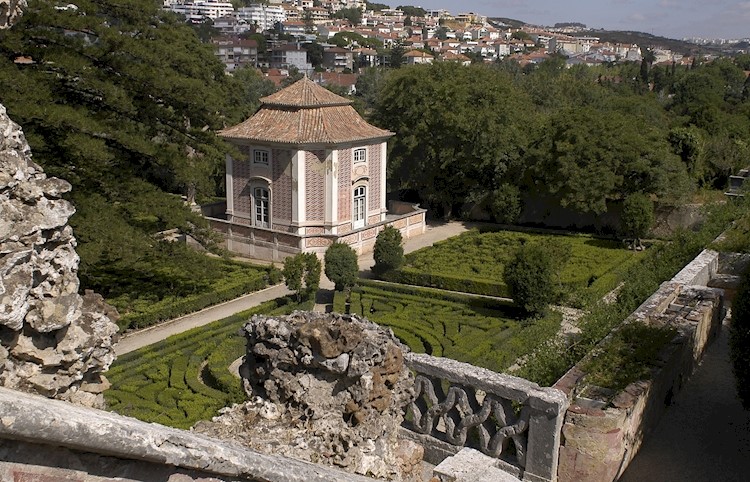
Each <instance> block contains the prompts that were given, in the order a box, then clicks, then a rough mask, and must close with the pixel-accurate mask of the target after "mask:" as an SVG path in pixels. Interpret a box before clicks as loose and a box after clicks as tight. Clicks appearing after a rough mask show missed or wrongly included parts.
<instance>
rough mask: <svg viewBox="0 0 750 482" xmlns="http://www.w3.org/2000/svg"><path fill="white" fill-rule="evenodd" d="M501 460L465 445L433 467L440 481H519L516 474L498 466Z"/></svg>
mask: <svg viewBox="0 0 750 482" xmlns="http://www.w3.org/2000/svg"><path fill="white" fill-rule="evenodd" d="M499 462H500V461H499V460H498V459H495V458H493V457H489V456H487V455H485V454H483V453H482V452H480V451H478V450H475V449H472V448H468V447H464V448H463V449H461V451H460V452H458V453H457V454H456V455H454V456H452V457H448V458H447V459H445V460H443V461H442V462H441V463H440V465H438V466H437V467H435V468H434V469H433V472H432V473H433V476H434V477H435V478H437V480H439V481H440V482H518V481H519V480H521V479H519V478H518V477H516V476H515V475H513V474H511V473H509V472H506V471H504V470H502V469H500V468H499V467H498V463H499ZM433 480H434V479H433Z"/></svg>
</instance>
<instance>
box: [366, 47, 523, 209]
mask: <svg viewBox="0 0 750 482" xmlns="http://www.w3.org/2000/svg"><path fill="white" fill-rule="evenodd" d="M380 92H381V95H380V97H379V99H378V104H377V108H376V111H375V113H374V115H373V117H374V120H375V122H377V123H378V124H379V125H381V126H382V127H385V128H388V129H390V130H392V131H394V132H396V134H397V135H396V136H395V137H394V140H393V144H392V147H391V153H390V160H391V162H390V169H391V171H390V173H389V174H390V177H389V179H391V180H392V182H394V185H392V186H391V189H392V190H393V189H413V190H416V191H417V192H418V193H419V195H420V198H421V199H422V200H423V201H424V202H425V203H426V204H429V205H430V206H431V207H433V208H435V209H437V210H439V211H442V214H443V215H444V216H447V217H449V216H451V215H452V213H453V210H454V207H456V206H460V205H461V204H463V202H464V201H465V200H466V199H467V197H468V196H469V195H470V194H472V193H487V192H490V191H492V190H494V189H496V188H497V187H499V186H500V184H502V183H503V182H507V181H505V179H506V177H507V176H514V175H515V176H518V172H517V170H518V169H520V160H521V157H522V154H523V151H524V149H525V146H526V139H527V138H528V135H529V131H530V130H533V127H534V125H533V121H532V120H531V119H530V118H529V117H527V113H528V112H529V111H530V110H531V109H530V106H529V104H527V103H525V102H527V100H526V97H525V96H524V95H523V93H522V92H519V91H517V90H516V89H514V88H513V85H512V84H511V82H510V81H509V79H508V77H507V76H505V74H504V73H502V72H499V71H497V70H495V69H490V68H488V67H486V66H483V65H472V66H470V67H464V66H462V65H459V64H456V63H453V62H441V63H436V64H432V65H416V66H409V67H404V68H402V69H400V70H397V71H392V72H391V73H390V74H389V76H388V78H387V80H386V82H385V84H384V86H383V88H382V89H381V91H380Z"/></svg>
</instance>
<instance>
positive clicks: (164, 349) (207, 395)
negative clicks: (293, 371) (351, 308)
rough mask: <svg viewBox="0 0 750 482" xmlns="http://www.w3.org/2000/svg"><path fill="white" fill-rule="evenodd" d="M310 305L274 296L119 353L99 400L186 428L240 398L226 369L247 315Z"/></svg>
mask: <svg viewBox="0 0 750 482" xmlns="http://www.w3.org/2000/svg"><path fill="white" fill-rule="evenodd" d="M311 308H312V305H311V303H307V304H304V305H298V304H294V303H291V302H290V300H289V299H286V298H279V299H277V300H273V301H269V302H266V303H263V304H262V305H259V306H257V307H255V308H253V309H251V310H247V311H244V312H241V313H237V314H235V315H233V316H230V317H228V318H224V319H222V320H219V321H215V322H213V323H210V324H208V325H206V326H202V327H198V328H194V329H192V330H189V331H186V332H184V333H181V334H179V335H175V336H172V337H169V338H167V339H166V340H162V341H160V342H158V343H155V344H153V345H150V346H147V347H144V348H142V349H140V350H136V351H134V352H131V353H128V354H126V355H123V356H122V357H120V358H119V359H118V360H117V361H116V362H115V363H114V364H113V365H112V368H111V369H110V370H109V372H108V373H107V378H108V379H109V380H110V382H111V383H112V388H110V389H109V390H107V391H106V392H105V393H104V396H105V399H106V400H107V403H108V404H109V407H110V409H111V410H113V411H115V412H117V413H120V414H122V415H128V416H132V417H136V418H138V419H140V420H144V421H147V422H157V423H161V424H164V425H169V426H172V427H177V428H189V427H190V426H192V425H194V424H195V422H197V421H198V420H205V419H209V418H211V417H213V416H214V415H216V413H217V412H218V410H219V409H220V408H223V407H225V406H227V405H229V404H231V403H236V402H241V401H243V400H244V399H245V395H244V392H243V390H242V387H241V384H240V380H239V379H237V378H236V377H234V376H233V375H232V374H231V373H230V372H229V370H228V367H229V364H230V363H231V362H233V361H234V360H236V359H237V358H239V357H240V356H242V355H243V354H244V352H245V338H244V337H243V336H242V335H241V334H240V333H239V329H240V328H241V327H242V325H244V323H245V322H247V319H248V318H249V317H250V316H251V315H253V314H260V313H267V314H286V313H289V312H291V311H293V310H295V309H311Z"/></svg>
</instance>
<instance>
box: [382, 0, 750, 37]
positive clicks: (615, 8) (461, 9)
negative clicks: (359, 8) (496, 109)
mask: <svg viewBox="0 0 750 482" xmlns="http://www.w3.org/2000/svg"><path fill="white" fill-rule="evenodd" d="M402 1H403V2H406V0H402ZM413 1H414V3H394V0H390V1H389V2H388V3H389V4H390V5H392V6H398V5H414V6H421V7H422V8H425V9H428V10H429V9H441V8H442V9H446V10H448V11H450V12H451V13H452V14H454V15H455V14H458V13H466V12H474V13H477V14H481V15H486V16H488V17H506V18H513V19H516V20H522V21H524V22H526V23H530V24H535V25H545V26H552V25H554V24H555V23H558V22H579V23H583V24H585V25H586V26H587V27H589V28H602V29H607V30H635V31H639V32H645V33H650V34H653V35H660V36H662V37H668V38H675V39H682V38H685V37H702V38H726V39H738V38H750V0H745V1H737V0H651V1H647V0H568V1H560V0H460V1H456V0H413ZM383 3H384V2H383Z"/></svg>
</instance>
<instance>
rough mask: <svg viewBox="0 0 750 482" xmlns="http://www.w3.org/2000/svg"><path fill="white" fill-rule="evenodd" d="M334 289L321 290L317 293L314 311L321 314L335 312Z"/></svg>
mask: <svg viewBox="0 0 750 482" xmlns="http://www.w3.org/2000/svg"><path fill="white" fill-rule="evenodd" d="M333 294H334V290H333V289H325V288H319V289H318V292H317V293H315V308H314V311H318V312H320V313H330V312H332V311H333Z"/></svg>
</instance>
